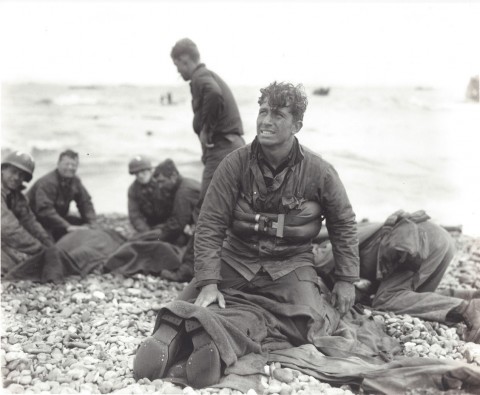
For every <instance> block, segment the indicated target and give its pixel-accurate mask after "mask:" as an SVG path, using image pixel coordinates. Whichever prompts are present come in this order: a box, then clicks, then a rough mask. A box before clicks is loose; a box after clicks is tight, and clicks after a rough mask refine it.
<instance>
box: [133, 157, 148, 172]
mask: <svg viewBox="0 0 480 395" xmlns="http://www.w3.org/2000/svg"><path fill="white" fill-rule="evenodd" d="M151 168H152V163H151V162H150V160H148V159H147V158H145V157H144V156H136V157H135V158H133V159H132V160H131V161H130V163H129V164H128V172H129V173H130V174H135V173H138V172H139V171H142V170H147V169H151Z"/></svg>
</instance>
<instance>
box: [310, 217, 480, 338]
mask: <svg viewBox="0 0 480 395" xmlns="http://www.w3.org/2000/svg"><path fill="white" fill-rule="evenodd" d="M429 218H430V217H428V215H426V214H425V212H424V211H417V212H415V213H413V214H408V213H405V212H404V211H402V210H400V211H397V212H396V213H394V214H392V215H391V216H390V217H388V219H387V220H386V222H385V223H384V224H371V223H368V224H365V225H364V224H359V229H358V232H359V238H360V278H361V280H360V281H359V282H358V283H356V300H357V301H359V302H360V303H362V304H366V305H371V306H372V307H373V308H374V309H378V310H386V311H392V312H394V313H396V314H410V315H412V316H416V317H419V318H422V319H425V320H431V321H437V322H442V323H453V322H459V321H464V322H465V323H466V325H467V332H466V333H465V340H466V341H472V342H476V343H479V342H480V293H479V292H478V291H476V292H475V291H472V292H470V293H468V292H455V291H453V292H451V295H453V296H447V295H442V294H440V293H438V292H435V290H436V289H437V287H438V285H439V283H440V281H441V279H442V277H443V275H444V273H445V271H446V270H447V267H448V265H449V263H450V261H451V260H452V258H453V256H454V253H455V248H454V243H453V239H452V238H451V237H450V235H449V234H448V232H447V231H445V230H444V229H443V228H441V227H440V226H438V225H436V224H434V223H432V222H431V221H429ZM315 264H316V268H317V271H318V272H319V274H320V275H321V276H322V277H324V278H326V279H327V280H328V276H329V275H330V274H331V271H332V270H333V269H334V260H333V255H332V252H331V247H330V244H329V242H328V241H326V242H324V243H322V244H321V245H320V246H319V248H318V249H317V250H316V251H315ZM365 280H367V281H365ZM457 295H458V296H459V297H455V296H457ZM462 297H463V298H466V299H469V300H464V299H463V298H462Z"/></svg>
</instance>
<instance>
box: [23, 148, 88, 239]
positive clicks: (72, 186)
mask: <svg viewBox="0 0 480 395" xmlns="http://www.w3.org/2000/svg"><path fill="white" fill-rule="evenodd" d="M77 168H78V154H77V153H76V152H75V151H72V150H66V151H64V152H62V153H61V154H60V156H59V158H58V163H57V168H56V169H55V170H53V171H51V172H50V173H47V174H46V175H44V176H43V177H41V178H40V179H38V180H37V181H36V182H35V183H34V184H33V186H32V187H31V188H30V190H29V191H28V192H27V196H28V200H29V202H30V207H31V208H32V210H33V212H34V213H35V215H36V216H37V218H38V220H39V222H40V223H41V224H42V225H43V227H44V228H45V229H46V230H48V231H49V232H50V233H51V234H52V235H53V237H54V239H55V240H58V239H60V238H61V237H62V236H63V235H65V234H66V233H67V232H73V231H75V230H79V229H86V228H88V227H91V226H96V221H97V216H96V214H95V209H94V208H93V203H92V198H91V197H90V194H89V193H88V191H87V189H86V188H85V187H84V186H83V183H82V181H81V180H80V178H79V177H78V176H77V175H76V172H77ZM72 201H75V203H76V205H77V208H78V212H79V213H80V217H78V216H74V215H70V214H69V208H70V203H71V202H72Z"/></svg>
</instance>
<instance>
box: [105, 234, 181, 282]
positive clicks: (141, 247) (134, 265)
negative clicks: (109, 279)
mask: <svg viewBox="0 0 480 395" xmlns="http://www.w3.org/2000/svg"><path fill="white" fill-rule="evenodd" d="M181 263H182V249H181V248H180V247H177V246H176V245H173V244H170V243H168V242H166V241H158V240H155V241H150V240H137V241H128V242H126V243H124V244H123V245H122V246H120V248H118V249H117V250H116V251H115V252H113V253H112V254H111V255H110V256H109V257H108V259H107V261H106V263H105V266H104V271H105V272H114V273H120V274H123V275H125V276H131V275H132V274H135V273H144V274H152V275H154V276H159V275H160V272H161V271H162V270H163V269H168V270H176V269H178V268H179V267H180V264H181Z"/></svg>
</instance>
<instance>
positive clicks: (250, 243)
mask: <svg viewBox="0 0 480 395" xmlns="http://www.w3.org/2000/svg"><path fill="white" fill-rule="evenodd" d="M267 178H270V182H269V186H267V184H266V180H267ZM239 197H242V198H243V199H244V200H246V201H247V202H248V203H249V204H250V206H251V208H252V209H253V211H255V212H263V213H277V214H278V213H285V214H288V213H289V211H290V210H293V209H296V208H298V207H299V205H300V204H301V203H302V202H304V201H314V202H317V203H318V204H319V205H320V207H321V210H322V213H323V217H324V218H325V219H326V226H327V229H328V232H329V235H330V239H331V242H332V246H333V253H334V257H335V262H336V267H335V275H336V278H337V279H339V280H344V281H349V282H354V281H357V280H358V278H359V257H358V238H357V229H356V222H355V214H354V212H353V210H352V207H351V205H350V202H349V199H348V197H347V194H346V191H345V188H344V187H343V184H342V182H341V181H340V178H339V177H338V174H337V172H336V171H335V169H334V168H333V167H332V166H331V165H330V164H329V163H328V162H326V161H325V160H323V159H322V158H321V157H320V156H319V155H317V154H315V153H313V152H312V151H310V150H308V149H306V148H304V147H302V146H301V145H300V144H298V141H297V139H295V141H294V146H293V148H292V151H291V153H290V155H289V158H288V163H287V164H286V166H285V167H284V169H283V170H282V171H281V172H280V173H279V174H276V175H273V174H270V172H269V170H268V167H266V166H265V165H264V160H263V159H262V151H261V148H260V144H259V143H258V142H257V140H256V139H255V140H254V142H253V143H252V144H249V145H247V146H244V147H242V148H239V149H238V150H236V151H234V152H233V153H231V154H229V155H228V156H227V157H226V158H225V159H224V160H223V161H222V162H221V164H220V165H219V167H218V168H217V170H216V172H215V175H214V176H213V179H212V182H211V184H210V187H209V189H208V192H207V194H206V197H205V201H204V203H203V205H202V210H201V212H200V215H199V219H198V223H197V228H196V234H195V277H196V279H197V281H198V285H199V286H203V285H205V284H208V283H212V282H219V281H220V280H221V277H220V266H221V264H220V263H221V261H223V262H225V263H227V264H228V265H230V266H232V267H233V268H234V269H235V270H237V271H238V272H239V273H240V274H242V275H243V276H244V277H245V278H246V279H247V280H248V279H251V278H253V277H254V276H255V274H256V273H257V272H258V271H259V270H260V269H261V268H263V269H264V270H265V271H267V272H268V273H269V274H270V276H271V277H272V279H273V280H275V279H276V278H279V277H281V276H283V275H285V274H287V273H289V272H291V271H293V270H294V269H295V268H297V267H301V266H312V265H313V254H312V240H311V239H309V240H302V241H296V242H291V241H289V240H285V239H283V238H279V237H275V236H268V235H261V234H258V235H254V236H251V237H246V238H239V237H238V236H236V235H235V234H234V233H233V232H231V231H230V230H229V228H230V226H231V224H232V220H233V211H234V208H235V206H236V203H237V200H238V199H239Z"/></svg>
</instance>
